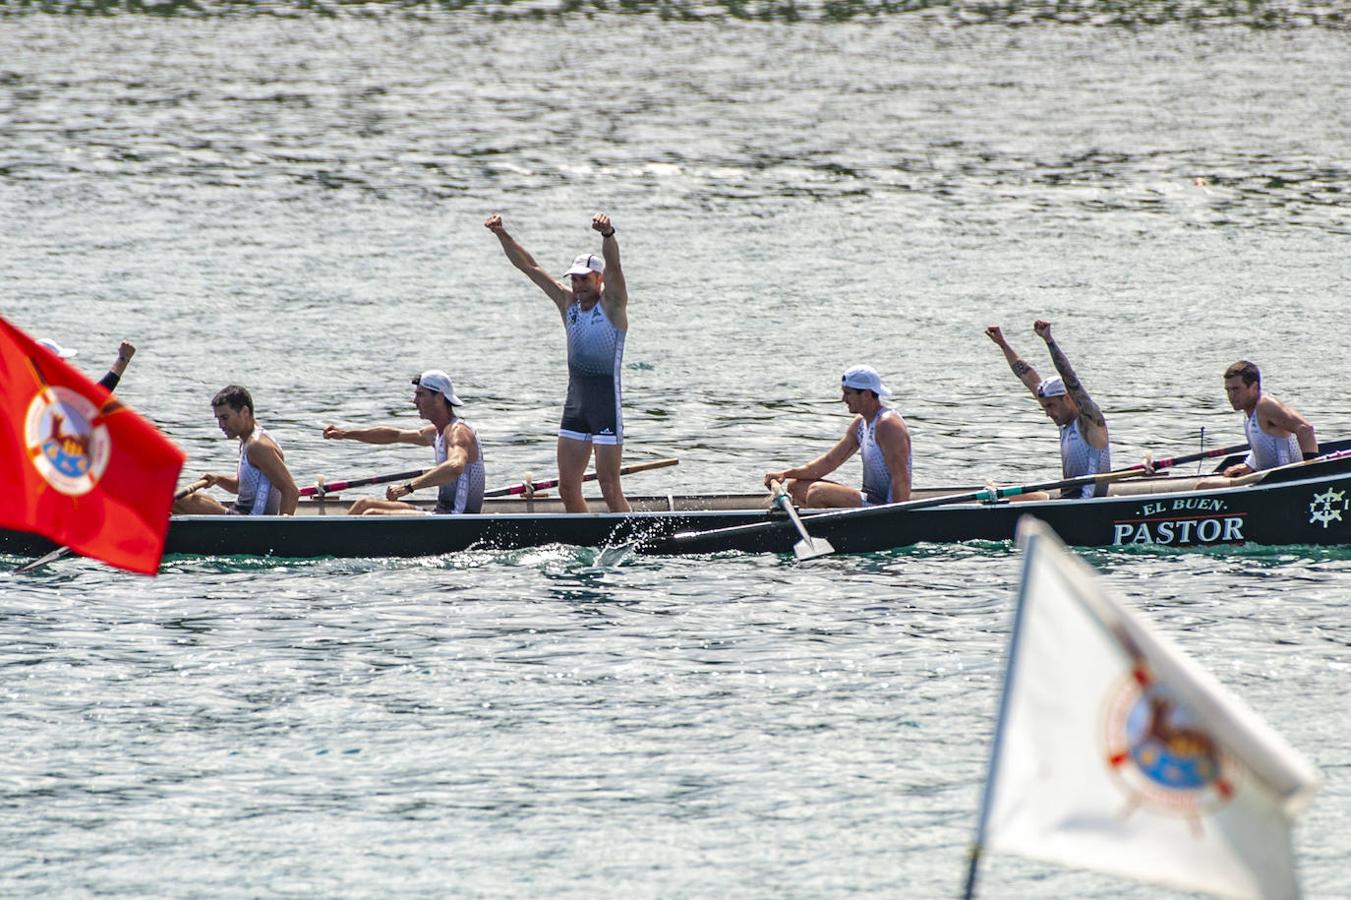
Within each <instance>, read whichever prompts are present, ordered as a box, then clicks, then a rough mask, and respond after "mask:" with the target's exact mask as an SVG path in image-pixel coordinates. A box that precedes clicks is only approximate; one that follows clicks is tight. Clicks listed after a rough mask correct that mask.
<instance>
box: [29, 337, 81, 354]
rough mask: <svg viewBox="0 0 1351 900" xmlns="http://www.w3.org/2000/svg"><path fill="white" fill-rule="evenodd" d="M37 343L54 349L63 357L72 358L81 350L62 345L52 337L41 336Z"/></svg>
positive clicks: (53, 350)
mask: <svg viewBox="0 0 1351 900" xmlns="http://www.w3.org/2000/svg"><path fill="white" fill-rule="evenodd" d="M37 343H38V346H39V347H46V348H47V349H48V350H50V351H52V352H53V353H55V354H56V355H57V356H59V357H61V358H62V359H70V358H71V357H72V356H74V355H75V354H76V353H78V352H79V351H78V350H75V349H72V348H70V347H62V346H61V345H60V344H58V343H57V342H56V341H54V340H52V339H51V338H41V339H39V340H38V342H37Z"/></svg>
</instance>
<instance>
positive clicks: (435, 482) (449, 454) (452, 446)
mask: <svg viewBox="0 0 1351 900" xmlns="http://www.w3.org/2000/svg"><path fill="white" fill-rule="evenodd" d="M431 428H432V429H433V433H435V429H436V426H435V425H433V426H431ZM446 430H447V431H448V432H449V434H447V435H446V438H447V440H446V461H445V462H443V463H438V464H437V465H435V466H433V467H432V468H430V469H428V470H427V471H426V472H423V473H422V474H421V475H419V476H418V477H417V478H415V479H413V482H414V484H415V486H416V487H418V488H424V487H440V486H441V485H443V484H450V483H451V482H452V481H454V480H455V479H456V478H459V477H460V475H461V474H462V473H463V472H464V469H465V466H467V465H469V463H470V460H471V458H472V456H473V453H474V432H473V430H471V429H470V428H469V426H467V425H465V424H463V423H460V422H457V423H455V424H453V425H450V426H448V427H447V429H446Z"/></svg>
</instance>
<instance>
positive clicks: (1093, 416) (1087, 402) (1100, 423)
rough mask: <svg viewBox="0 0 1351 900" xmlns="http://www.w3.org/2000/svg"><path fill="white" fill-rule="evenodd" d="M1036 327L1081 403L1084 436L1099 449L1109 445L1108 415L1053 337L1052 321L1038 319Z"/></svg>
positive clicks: (1074, 395)
mask: <svg viewBox="0 0 1351 900" xmlns="http://www.w3.org/2000/svg"><path fill="white" fill-rule="evenodd" d="M1032 327H1033V328H1035V329H1036V331H1037V334H1038V335H1040V336H1041V339H1042V340H1044V341H1046V349H1047V350H1049V351H1050V353H1051V362H1052V363H1054V364H1055V370H1056V372H1058V373H1060V378H1061V380H1063V381H1064V382H1065V390H1066V391H1068V392H1069V395H1070V396H1071V397H1073V398H1074V402H1075V403H1077V404H1078V405H1079V417H1080V419H1081V420H1082V425H1083V427H1084V438H1085V440H1087V441H1088V443H1089V444H1090V445H1091V446H1093V447H1097V448H1099V449H1101V448H1103V447H1106V446H1107V417H1106V416H1104V415H1103V414H1102V409H1101V408H1100V407H1099V406H1098V404H1097V403H1096V402H1094V400H1093V398H1092V397H1090V396H1089V395H1088V391H1087V390H1085V389H1084V385H1083V383H1082V382H1081V381H1079V376H1078V375H1076V374H1075V372H1074V366H1072V365H1070V359H1069V357H1068V356H1066V355H1065V351H1064V350H1062V349H1060V345H1059V344H1058V343H1056V340H1055V338H1053V337H1051V323H1050V322H1046V321H1042V320H1038V321H1037V322H1036V324H1035V325H1033V326H1032Z"/></svg>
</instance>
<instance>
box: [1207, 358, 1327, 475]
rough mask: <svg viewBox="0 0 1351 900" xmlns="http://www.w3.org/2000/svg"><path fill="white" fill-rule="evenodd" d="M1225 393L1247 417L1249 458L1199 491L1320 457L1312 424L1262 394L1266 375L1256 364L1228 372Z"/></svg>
mask: <svg viewBox="0 0 1351 900" xmlns="http://www.w3.org/2000/svg"><path fill="white" fill-rule="evenodd" d="M1224 393H1225V395H1226V396H1227V397H1228V399H1229V405H1230V406H1231V407H1233V408H1234V410H1235V411H1237V412H1241V413H1243V432H1244V434H1245V435H1247V438H1248V456H1247V458H1246V459H1244V460H1243V462H1241V463H1239V464H1238V465H1236V466H1230V467H1229V468H1227V469H1225V470H1224V472H1223V475H1222V477H1216V478H1207V479H1206V480H1205V481H1202V482H1200V483H1199V484H1198V485H1197V489H1198V490H1205V489H1208V488H1219V487H1228V486H1230V485H1231V484H1234V483H1235V481H1236V480H1239V479H1242V478H1243V477H1244V476H1246V475H1249V474H1252V473H1254V472H1262V471H1265V470H1267V469H1274V468H1276V467H1277V466H1288V465H1290V464H1291V463H1296V462H1300V461H1301V460H1310V459H1316V458H1317V457H1318V437H1317V435H1316V434H1315V433H1314V428H1313V426H1312V425H1311V424H1309V420H1308V419H1306V418H1304V417H1303V416H1302V415H1300V414H1299V413H1298V412H1296V411H1295V410H1294V409H1292V408H1291V407H1289V406H1287V405H1286V404H1284V403H1282V402H1281V401H1280V400H1277V399H1276V398H1275V397H1273V396H1271V395H1270V394H1264V393H1262V372H1261V370H1260V369H1259V368H1258V367H1257V365H1256V364H1255V363H1251V362H1249V361H1248V360H1246V359H1240V360H1239V361H1238V362H1236V363H1234V364H1233V365H1232V366H1230V367H1229V368H1227V369H1225V370H1224Z"/></svg>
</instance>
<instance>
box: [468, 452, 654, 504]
mask: <svg viewBox="0 0 1351 900" xmlns="http://www.w3.org/2000/svg"><path fill="white" fill-rule="evenodd" d="M679 464H680V460H678V459H674V458H672V459H654V460H652V461H650V462H645V463H634V464H633V465H631V466H624V467H623V468H622V469H620V470H619V474H620V475H632V474H634V473H635V472H646V471H648V470H650V469H664V468H666V467H667V466H675V465H679ZM582 480H583V481H595V480H596V473H595V472H588V473H587V474H585V475H583V476H582ZM557 486H558V476H556V475H555V476H554V477H553V478H547V479H545V480H544V481H532V482H530V483H529V486H528V487H527V486H526V483H525V482H521V483H520V484H516V485H512V486H511V487H504V488H494V489H493V490H491V491H484V492H483V496H485V497H510V496H512V495H514V494H524V493H525V492H526V491H528V490H533V491H546V490H548V489H549V488H551V487H557Z"/></svg>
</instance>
